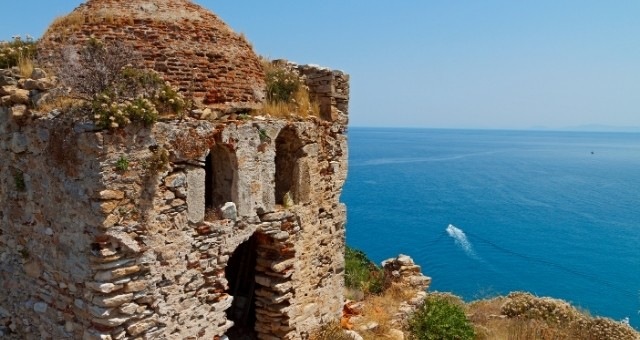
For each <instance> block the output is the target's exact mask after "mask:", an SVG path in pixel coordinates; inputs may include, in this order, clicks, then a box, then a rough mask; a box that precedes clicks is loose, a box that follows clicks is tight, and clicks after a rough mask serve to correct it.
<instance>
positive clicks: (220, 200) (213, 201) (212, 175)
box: [204, 144, 236, 211]
mask: <svg viewBox="0 0 640 340" xmlns="http://www.w3.org/2000/svg"><path fill="white" fill-rule="evenodd" d="M235 170H236V164H235V157H234V155H233V154H231V152H230V151H229V150H227V148H225V147H224V146H223V145H219V144H218V145H216V146H214V147H213V148H212V149H211V150H210V151H209V155H208V156H207V158H206V159H205V197H204V202H205V208H206V209H207V211H210V210H211V211H215V210H217V209H218V208H220V207H221V206H222V205H224V204H225V203H226V202H233V190H234V186H235V180H234V174H235Z"/></svg>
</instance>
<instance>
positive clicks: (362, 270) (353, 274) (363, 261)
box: [344, 246, 384, 300]
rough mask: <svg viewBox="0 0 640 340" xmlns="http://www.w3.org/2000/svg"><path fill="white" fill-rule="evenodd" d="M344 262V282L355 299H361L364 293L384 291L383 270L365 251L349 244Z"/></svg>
mask: <svg viewBox="0 0 640 340" xmlns="http://www.w3.org/2000/svg"><path fill="white" fill-rule="evenodd" d="M344 262H345V274H344V284H345V286H346V287H347V288H348V289H349V290H350V292H348V295H352V296H351V298H352V299H353V300H359V298H361V297H362V295H368V294H380V293H382V291H383V285H384V282H383V279H384V273H383V270H382V268H380V267H378V266H377V265H376V264H375V263H373V261H371V260H370V259H369V258H368V257H367V255H366V254H365V253H364V252H363V251H361V250H358V249H355V248H351V247H349V246H347V247H346V248H345V254H344Z"/></svg>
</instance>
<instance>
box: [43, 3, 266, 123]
mask: <svg viewBox="0 0 640 340" xmlns="http://www.w3.org/2000/svg"><path fill="white" fill-rule="evenodd" d="M91 37H94V38H96V39H99V40H103V41H109V40H112V41H113V40H115V41H120V42H122V43H124V44H127V45H130V46H132V47H133V48H134V49H135V50H136V51H137V53H139V54H140V55H141V57H142V59H143V60H144V64H145V67H147V68H151V69H154V70H156V71H158V72H159V73H160V74H162V76H163V77H164V78H165V80H167V81H169V82H170V83H171V84H172V85H173V86H176V87H178V88H179V90H180V91H181V92H182V93H183V94H184V95H185V96H186V97H192V98H193V99H194V100H195V102H196V104H199V106H201V105H202V106H207V107H212V108H214V109H221V110H225V111H226V110H229V109H247V108H256V107H259V106H260V105H261V102H262V101H263V99H264V91H265V83H264V73H263V70H262V66H261V63H260V59H259V58H258V57H257V55H256V54H255V53H254V52H253V50H252V47H251V45H250V44H249V43H248V42H247V41H246V40H245V38H244V36H242V35H239V34H236V33H235V32H233V30H231V28H229V27H228V26H227V25H226V24H225V23H224V22H223V21H222V20H220V19H219V18H218V17H217V16H216V15H215V14H213V13H211V12H210V11H208V10H207V9H205V8H203V7H201V6H198V5H196V4H194V3H192V2H190V1H188V0H89V1H87V2H86V3H84V4H82V5H80V6H79V7H77V8H76V9H75V10H74V11H73V12H71V13H70V14H69V15H67V16H66V17H64V18H61V19H58V20H56V21H55V22H54V23H53V24H52V25H51V26H50V27H49V29H48V30H47V32H46V33H45V34H44V36H43V37H42V39H41V40H40V49H41V50H43V51H45V52H47V50H49V52H51V51H55V50H56V49H58V50H59V49H61V48H64V47H65V46H67V45H76V46H80V45H83V44H84V43H85V42H86V40H88V39H89V38H91ZM54 62H55V61H54Z"/></svg>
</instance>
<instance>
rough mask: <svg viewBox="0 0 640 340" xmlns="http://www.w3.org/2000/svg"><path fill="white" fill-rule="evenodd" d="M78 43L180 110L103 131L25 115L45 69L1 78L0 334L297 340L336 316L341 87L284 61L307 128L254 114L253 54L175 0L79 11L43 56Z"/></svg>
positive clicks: (259, 94) (340, 251) (345, 89)
mask: <svg viewBox="0 0 640 340" xmlns="http://www.w3.org/2000/svg"><path fill="white" fill-rule="evenodd" d="M91 37H95V38H97V39H101V40H104V41H108V40H114V41H120V42H123V43H126V44H130V46H132V47H134V48H135V50H136V51H138V52H139V53H140V55H141V56H142V59H143V61H144V65H145V66H146V67H147V68H150V69H154V70H156V71H157V72H159V73H160V74H162V75H163V76H164V78H165V79H166V80H168V81H169V82H171V83H172V84H175V85H176V86H177V88H178V90H179V91H181V92H183V93H185V94H187V95H191V96H192V97H193V98H194V102H195V107H194V108H193V110H192V111H191V112H190V113H189V114H187V115H186V116H185V117H182V118H180V119H177V118H174V119H164V120H161V121H159V122H156V123H155V124H153V125H149V126H143V125H140V124H131V125H129V126H127V127H124V128H118V129H100V128H98V127H97V126H96V125H95V124H93V123H92V122H88V121H87V120H83V119H77V118H75V117H76V116H77V115H74V114H71V113H70V112H67V111H65V110H64V109H52V110H50V111H41V110H40V109H39V108H38V107H34V106H33V103H34V102H37V100H38V98H41V97H42V96H44V95H47V93H48V91H50V87H51V84H52V83H55V82H54V81H53V80H52V79H50V78H47V77H46V75H45V74H44V72H34V74H33V75H32V77H31V79H26V78H24V77H21V76H20V75H19V74H18V72H17V70H16V69H7V70H0V81H1V82H2V83H0V97H1V99H2V100H1V101H0V103H1V105H0V159H1V160H2V161H1V162H0V288H1V289H2V292H3V293H2V294H0V335H2V336H4V337H7V338H10V339H11V338H15V339H22V338H33V339H40V338H41V339H80V338H82V339H133V338H157V339H197V338H198V339H199V338H202V339H212V338H214V339H216V338H218V337H221V336H223V335H225V334H226V335H228V336H229V337H230V338H231V339H234V338H241V336H244V335H246V336H248V337H249V338H252V337H253V338H258V339H304V338H306V337H307V336H308V333H309V332H310V331H311V330H312V329H314V328H315V327H317V326H318V325H319V324H320V323H322V322H326V321H329V320H332V319H336V318H339V316H340V313H341V308H342V301H343V296H342V288H343V271H344V256H343V255H344V236H345V234H344V227H345V218H346V216H345V206H344V204H342V203H340V201H339V199H340V193H341V190H342V185H343V183H344V180H345V178H346V171H347V144H346V124H347V106H348V93H349V85H348V76H347V75H346V74H344V73H342V72H340V71H332V70H329V69H326V68H320V67H317V66H306V65H295V64H289V65H288V66H289V67H290V68H291V69H292V70H294V71H295V72H296V74H297V75H298V76H299V78H300V80H301V81H302V82H303V83H304V84H305V85H306V86H307V87H308V88H309V93H310V95H311V97H312V98H314V99H315V100H316V101H317V102H318V103H319V106H320V117H306V118H305V117H291V116H290V117H289V118H286V119H283V118H271V117H268V116H263V115H261V114H260V107H261V105H262V103H263V100H264V91H265V89H264V86H265V85H264V74H263V70H262V66H261V64H260V61H259V59H258V58H257V57H256V55H255V53H254V52H253V51H252V50H251V47H250V45H249V44H248V43H247V42H246V41H245V39H244V38H243V37H241V36H239V35H237V34H236V33H234V32H233V31H232V30H231V29H230V28H228V27H227V26H226V25H225V24H224V23H223V22H222V21H221V20H220V19H219V18H218V17H216V16H215V15H214V14H212V13H210V12H209V11H207V10H206V9H204V8H202V7H200V6H197V5H195V4H193V3H191V2H189V1H186V0H153V1H152V0H126V1H124V0H89V1H87V2H86V3H85V4H83V5H81V6H79V7H78V8H77V9H76V10H74V11H73V12H72V13H71V14H70V15H69V16H67V17H65V18H63V19H61V20H59V21H58V22H57V24H56V23H54V24H53V25H52V27H51V28H50V29H49V30H48V31H47V33H46V34H45V36H44V37H43V38H42V39H41V42H40V44H39V50H40V53H41V55H42V60H43V62H44V63H47V65H49V66H51V65H54V64H55V63H56V54H57V53H60V51H61V50H62V49H64V48H68V47H69V46H71V47H73V46H76V45H77V46H80V45H81V44H83V43H84V42H85V41H86V40H87V39H89V38H91ZM25 98H26V100H25ZM249 109H253V110H257V111H255V112H257V113H256V114H254V115H253V116H248V115H242V117H241V118H242V119H239V118H237V116H236V113H244V112H247V110H249ZM207 110H209V111H212V112H214V113H215V114H211V115H209V116H208V117H207V118H206V119H204V118H203V115H201V113H202V112H206V111H207ZM212 117H217V118H212Z"/></svg>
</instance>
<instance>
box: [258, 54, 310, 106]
mask: <svg viewBox="0 0 640 340" xmlns="http://www.w3.org/2000/svg"><path fill="white" fill-rule="evenodd" d="M262 67H263V69H264V73H265V75H266V81H267V88H268V89H270V90H268V92H270V91H274V93H275V94H276V95H275V96H274V97H275V98H269V97H270V95H268V96H267V98H268V99H267V101H266V102H265V103H264V106H263V110H262V111H263V112H264V113H265V114H267V115H269V116H272V117H278V118H290V117H292V116H298V117H308V116H314V117H319V116H320V105H319V104H318V103H317V102H316V101H314V100H312V98H311V97H310V95H309V88H308V87H307V86H306V85H304V84H303V82H302V81H301V80H300V79H299V76H298V75H297V73H296V72H295V71H293V70H290V69H288V68H287V65H285V64H282V63H274V62H272V61H270V60H268V59H262ZM285 93H286V95H284V97H287V98H286V99H284V98H281V97H283V94H285ZM272 95H273V93H272Z"/></svg>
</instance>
